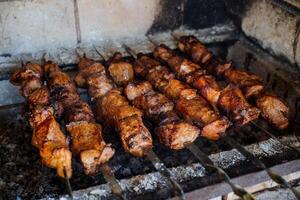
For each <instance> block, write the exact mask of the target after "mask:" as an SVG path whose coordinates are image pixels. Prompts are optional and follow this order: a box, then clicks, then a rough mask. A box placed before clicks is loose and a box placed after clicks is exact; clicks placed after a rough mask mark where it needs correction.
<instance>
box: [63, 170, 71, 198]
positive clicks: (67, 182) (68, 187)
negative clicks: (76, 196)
mask: <svg viewBox="0 0 300 200" xmlns="http://www.w3.org/2000/svg"><path fill="white" fill-rule="evenodd" d="M64 176H65V178H64V179H65V181H66V186H67V191H68V195H69V197H70V198H71V199H73V194H72V186H71V183H70V179H69V178H68V176H67V170H66V167H64Z"/></svg>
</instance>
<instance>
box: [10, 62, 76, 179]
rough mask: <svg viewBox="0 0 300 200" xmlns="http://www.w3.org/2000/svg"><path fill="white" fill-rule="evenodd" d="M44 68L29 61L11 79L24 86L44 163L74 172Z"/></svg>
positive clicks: (69, 173) (64, 172)
mask: <svg viewBox="0 0 300 200" xmlns="http://www.w3.org/2000/svg"><path fill="white" fill-rule="evenodd" d="M42 75H43V70H42V68H41V67H40V66H39V65H38V64H34V63H27V64H26V65H25V66H23V67H22V68H21V69H20V70H17V71H16V72H15V73H13V74H12V76H11V79H10V82H11V83H12V84H14V85H17V86H21V89H20V92H21V94H22V96H23V97H24V98H25V99H26V100H27V105H28V107H29V122H30V125H31V128H32V129H33V135H32V141H31V143H32V145H33V146H35V147H36V148H38V149H39V153H40V156H41V159H42V163H43V164H44V165H46V166H47V167H50V168H54V169H56V170H57V174H58V176H60V177H62V178H70V177H71V176H72V168H71V159H72V154H71V152H70V150H69V147H68V143H67V139H66V137H65V135H64V134H63V132H62V130H61V129H60V125H59V123H58V122H57V121H56V120H55V117H54V114H53V112H54V111H53V108H52V107H50V106H49V91H48V89H47V88H45V87H44V86H43V84H42Z"/></svg>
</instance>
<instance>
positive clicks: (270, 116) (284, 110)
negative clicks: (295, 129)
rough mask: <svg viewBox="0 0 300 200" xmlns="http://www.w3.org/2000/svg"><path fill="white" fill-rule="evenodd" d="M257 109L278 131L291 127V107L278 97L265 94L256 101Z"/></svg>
mask: <svg viewBox="0 0 300 200" xmlns="http://www.w3.org/2000/svg"><path fill="white" fill-rule="evenodd" d="M256 104H257V107H258V108H259V109H260V110H261V111H262V115H263V117H264V118H265V119H266V120H267V121H268V122H269V123H270V124H272V125H273V126H275V127H277V128H278V129H285V128H287V127H288V125H289V119H288V117H289V107H288V106H287V105H286V104H285V103H284V102H283V101H282V100H280V99H279V98H278V97H276V96H274V95H271V94H263V95H261V96H260V97H258V98H257V100H256Z"/></svg>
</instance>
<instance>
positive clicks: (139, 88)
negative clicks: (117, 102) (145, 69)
mask: <svg viewBox="0 0 300 200" xmlns="http://www.w3.org/2000/svg"><path fill="white" fill-rule="evenodd" d="M152 90H153V89H152V85H151V84H150V83H149V82H147V81H144V82H142V83H139V84H135V83H129V84H128V85H127V86H126V88H125V89H124V93H125V96H126V97H127V99H129V100H130V101H132V100H134V99H135V98H137V97H139V96H142V95H144V94H147V93H148V92H150V91H152Z"/></svg>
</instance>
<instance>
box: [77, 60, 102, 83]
mask: <svg viewBox="0 0 300 200" xmlns="http://www.w3.org/2000/svg"><path fill="white" fill-rule="evenodd" d="M80 62H85V61H84V60H83V59H81V60H80ZM87 63H89V62H87ZM79 65H81V66H83V65H84V64H83V63H81V64H79ZM104 72H105V69H104V67H103V65H102V64H101V63H97V62H95V63H93V64H91V65H89V66H88V67H86V68H83V69H82V70H80V72H79V73H78V74H77V75H76V77H75V82H76V84H77V86H78V87H82V88H85V87H86V80H87V78H88V77H89V76H91V75H92V74H97V73H104Z"/></svg>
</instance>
